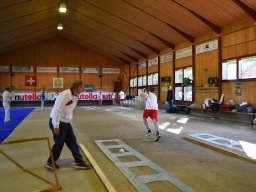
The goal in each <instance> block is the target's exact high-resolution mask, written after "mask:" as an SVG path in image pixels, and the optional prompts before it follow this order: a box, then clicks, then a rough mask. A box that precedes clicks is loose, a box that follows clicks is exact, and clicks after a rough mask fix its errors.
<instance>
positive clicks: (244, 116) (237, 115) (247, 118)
mask: <svg viewBox="0 0 256 192" xmlns="http://www.w3.org/2000/svg"><path fill="white" fill-rule="evenodd" d="M188 109H189V111H190V114H191V115H198V116H204V117H212V118H216V119H220V120H228V121H233V122H239V123H246V124H251V125H252V124H253V120H254V118H256V114H255V113H241V112H232V111H218V112H213V111H212V109H203V108H194V107H188Z"/></svg>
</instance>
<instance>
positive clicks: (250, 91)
mask: <svg viewBox="0 0 256 192" xmlns="http://www.w3.org/2000/svg"><path fill="white" fill-rule="evenodd" d="M241 84H242V95H241V96H236V95H235V85H236V83H235V82H232V83H223V84H222V92H223V93H224V102H227V101H228V100H231V99H233V100H235V102H236V103H237V104H241V103H242V102H248V103H250V104H252V105H254V106H255V107H256V99H255V98H256V89H255V88H256V81H246V82H241Z"/></svg>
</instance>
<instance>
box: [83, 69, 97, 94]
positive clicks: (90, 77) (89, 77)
mask: <svg viewBox="0 0 256 192" xmlns="http://www.w3.org/2000/svg"><path fill="white" fill-rule="evenodd" d="M81 80H82V81H83V83H84V84H86V85H94V90H96V91H97V90H99V89H100V87H101V78H100V77H99V74H87V73H82V74H81Z"/></svg>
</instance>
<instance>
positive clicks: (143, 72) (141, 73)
mask: <svg viewBox="0 0 256 192" xmlns="http://www.w3.org/2000/svg"><path fill="white" fill-rule="evenodd" d="M145 74H146V68H143V69H139V76H141V75H145Z"/></svg>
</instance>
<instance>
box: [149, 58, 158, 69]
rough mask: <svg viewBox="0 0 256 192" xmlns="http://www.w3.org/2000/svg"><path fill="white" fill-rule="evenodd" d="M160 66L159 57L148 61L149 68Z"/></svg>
mask: <svg viewBox="0 0 256 192" xmlns="http://www.w3.org/2000/svg"><path fill="white" fill-rule="evenodd" d="M157 64H158V57H155V58H153V59H150V60H148V66H149V67H150V66H152V65H157Z"/></svg>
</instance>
